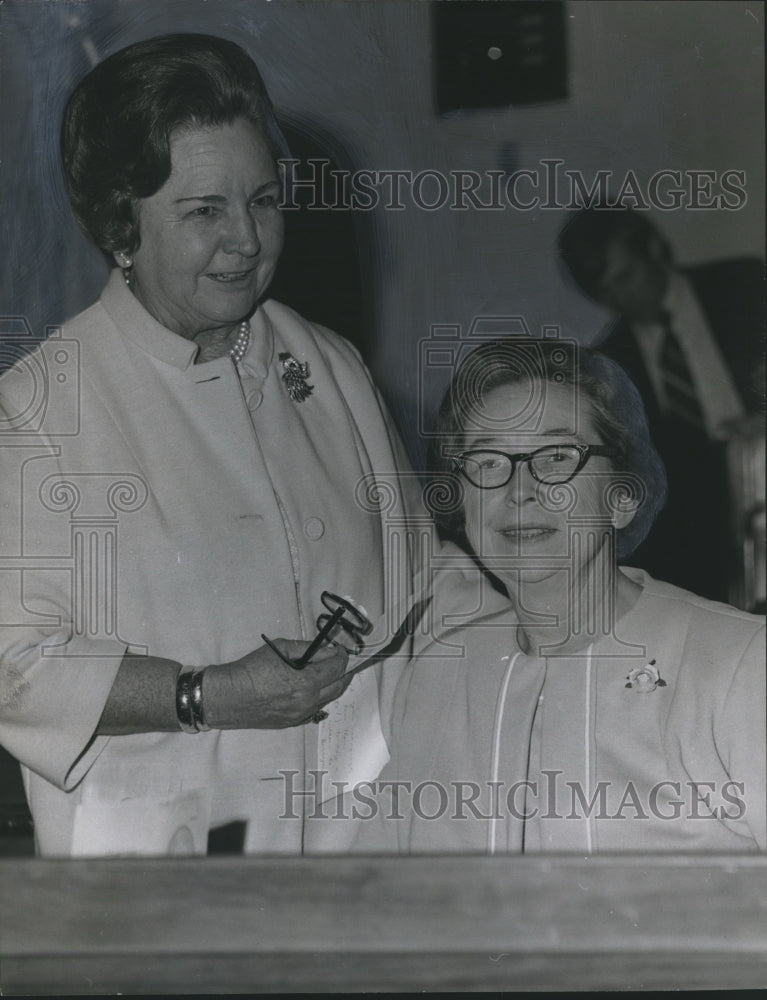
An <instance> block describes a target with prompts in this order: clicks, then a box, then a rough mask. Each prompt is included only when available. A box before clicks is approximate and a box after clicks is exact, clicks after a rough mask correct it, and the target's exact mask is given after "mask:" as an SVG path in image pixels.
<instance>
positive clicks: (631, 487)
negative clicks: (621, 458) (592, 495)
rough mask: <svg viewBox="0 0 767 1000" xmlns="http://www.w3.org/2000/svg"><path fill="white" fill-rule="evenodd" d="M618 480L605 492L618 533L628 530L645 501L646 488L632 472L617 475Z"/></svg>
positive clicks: (611, 517)
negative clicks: (623, 529) (622, 529)
mask: <svg viewBox="0 0 767 1000" xmlns="http://www.w3.org/2000/svg"><path fill="white" fill-rule="evenodd" d="M615 476H616V478H615V479H614V480H613V481H612V482H611V483H610V485H609V487H608V488H607V490H606V491H605V501H606V503H607V507H608V510H609V512H610V519H611V520H612V522H613V524H614V525H615V528H616V530H617V531H620V530H621V528H627V527H628V526H629V525H630V524H631V522H632V521H633V520H634V518H635V517H636V513H637V511H638V510H639V508H640V507H641V506H642V504H643V502H644V500H645V492H646V491H645V487H644V484H643V483H642V481H641V480H640V479H639V477H638V476H635V475H634V474H633V473H630V472H618V473H615Z"/></svg>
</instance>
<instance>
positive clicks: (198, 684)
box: [191, 667, 210, 733]
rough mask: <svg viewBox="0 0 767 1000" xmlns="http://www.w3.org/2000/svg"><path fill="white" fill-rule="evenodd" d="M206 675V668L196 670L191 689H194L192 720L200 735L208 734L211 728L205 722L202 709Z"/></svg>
mask: <svg viewBox="0 0 767 1000" xmlns="http://www.w3.org/2000/svg"><path fill="white" fill-rule="evenodd" d="M204 673H205V667H200V668H199V669H198V670H195V671H194V673H193V674H192V680H191V689H192V720H193V722H194V727H195V731H196V732H198V733H207V732H209V730H210V726H209V725H208V724H207V722H206V721H205V712H204V711H203V707H202V675H203V674H204Z"/></svg>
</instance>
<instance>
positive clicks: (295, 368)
mask: <svg viewBox="0 0 767 1000" xmlns="http://www.w3.org/2000/svg"><path fill="white" fill-rule="evenodd" d="M280 361H281V362H282V368H283V372H282V381H283V382H284V383H285V385H286V387H287V390H288V395H289V396H290V398H291V399H292V400H293V402H295V403H303V401H304V400H305V399H308V398H309V396H311V394H312V392H313V391H314V386H313V385H309V384H308V383H307V381H306V380H307V379H308V378H309V365H307V364H302V363H301V362H300V361H296V359H295V358H294V357H293V355H292V354H290V353H289V352H288V351H282V353H281V354H280Z"/></svg>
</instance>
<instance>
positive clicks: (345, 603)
mask: <svg viewBox="0 0 767 1000" xmlns="http://www.w3.org/2000/svg"><path fill="white" fill-rule="evenodd" d="M320 600H321V601H322V603H323V605H324V606H325V607H326V608H327V609H328V613H327V614H321V615H320V616H319V617H318V618H317V628H318V629H319V631H318V632H317V635H316V636H315V637H314V639H313V640H312V642H311V644H310V645H309V646H308V647H307V649H306V650H305V652H304V653H302V655H301V656H300V657H299V658H298V659H297V660H291V659H290V657H289V656H285V655H284V654H283V653H281V652H280V651H279V649H278V648H277V647H276V646H275V644H274V643H273V642H272V640H271V639H268V638H267V637H266V636H265V635H263V634H262V636H261V638H262V639H263V640H264V642H265V643H266V644H267V646H269V648H270V649H271V650H272V651H273V652H275V653H276V654H277V656H279V658H280V659H281V660H282V661H283V663H287V664H288V666H289V667H293V669H294V670H303V668H304V667H305V666H306V665H307V663H310V662H311V659H312V657H313V656H314V654H315V653H316V652H317V650H318V649H319V648H320V646H321V645H322V644H323V643H324V642H328V643H332V644H334V645H337V646H339V645H340V646H343V648H345V649H347V650H348V652H352V653H361V652H362V650H363V649H364V647H365V643H364V641H363V639H364V637H365V636H366V635H370V633H371V632H372V631H373V623H372V622H371V621H370V619H369V618H368V617H367V616H366V615H364V614H363V613H362V612H361V611H360V610H359V608H357V607H355V606H354V605H353V604H352V602H351V601H349V600H348V599H347V598H345V597H339V596H338V595H337V594H331V593H330V591H329V590H324V591H323V592H322V594H321V595H320ZM340 636H346V637H348V638H349V639H351V641H352V642H353V643H354V648H353V649H348V647H347V646H345V645H344V643H341V642H339V641H338V638H339V637H340Z"/></svg>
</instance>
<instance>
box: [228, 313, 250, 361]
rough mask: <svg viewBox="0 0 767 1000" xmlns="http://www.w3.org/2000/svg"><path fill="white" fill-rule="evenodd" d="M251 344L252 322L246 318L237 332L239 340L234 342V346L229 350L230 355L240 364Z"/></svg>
mask: <svg viewBox="0 0 767 1000" xmlns="http://www.w3.org/2000/svg"><path fill="white" fill-rule="evenodd" d="M249 345H250V323H249V322H248V321H247V320H244V321H243V322H242V323H240V330H239V333H238V334H237V340H235V342H234V347H233V348H232V349H231V351H230V352H229V357H230V358H231V359H232V361H234V363H235V364H236V365H238V364H239V363H240V362H241V361H242V359H243V358H244V357H245V352H246V351H247V349H248V346H249Z"/></svg>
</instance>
